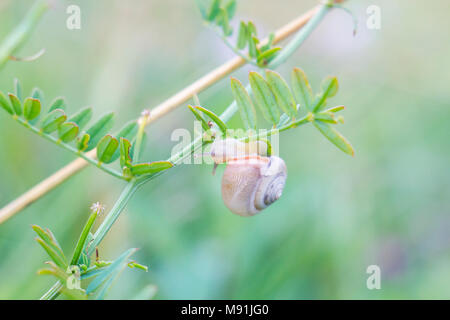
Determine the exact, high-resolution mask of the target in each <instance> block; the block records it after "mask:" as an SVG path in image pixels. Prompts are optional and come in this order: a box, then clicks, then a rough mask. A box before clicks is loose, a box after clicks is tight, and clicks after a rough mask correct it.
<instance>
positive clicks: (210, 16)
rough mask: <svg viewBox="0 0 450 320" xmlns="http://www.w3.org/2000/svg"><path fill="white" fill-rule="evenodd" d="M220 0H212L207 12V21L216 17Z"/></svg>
mask: <svg viewBox="0 0 450 320" xmlns="http://www.w3.org/2000/svg"><path fill="white" fill-rule="evenodd" d="M220 2H221V0H213V2H212V4H211V7H210V9H209V13H208V20H209V21H214V19H216V17H217V15H218V14H219V12H220Z"/></svg>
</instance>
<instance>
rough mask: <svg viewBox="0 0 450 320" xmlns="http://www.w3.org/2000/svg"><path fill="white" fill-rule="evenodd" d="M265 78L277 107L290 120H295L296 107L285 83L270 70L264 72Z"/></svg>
mask: <svg viewBox="0 0 450 320" xmlns="http://www.w3.org/2000/svg"><path fill="white" fill-rule="evenodd" d="M266 78H267V82H268V84H269V86H270V89H271V90H272V93H273V95H274V96H275V99H276V101H277V103H278V106H280V107H281V109H283V111H284V112H285V113H287V114H288V115H289V116H290V117H291V118H295V116H296V115H297V106H296V103H295V100H294V96H293V95H292V92H291V89H289V87H288V85H287V83H286V81H284V79H283V78H282V77H281V76H280V75H279V74H278V73H276V72H274V71H270V70H266Z"/></svg>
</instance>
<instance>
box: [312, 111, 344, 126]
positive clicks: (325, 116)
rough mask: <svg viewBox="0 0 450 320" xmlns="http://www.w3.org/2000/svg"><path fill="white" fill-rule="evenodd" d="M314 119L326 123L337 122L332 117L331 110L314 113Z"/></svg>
mask: <svg viewBox="0 0 450 320" xmlns="http://www.w3.org/2000/svg"><path fill="white" fill-rule="evenodd" d="M314 119H317V120H321V121H323V122H328V123H333V124H336V123H338V122H337V121H336V119H335V118H334V114H333V113H332V112H320V113H316V114H315V115H314Z"/></svg>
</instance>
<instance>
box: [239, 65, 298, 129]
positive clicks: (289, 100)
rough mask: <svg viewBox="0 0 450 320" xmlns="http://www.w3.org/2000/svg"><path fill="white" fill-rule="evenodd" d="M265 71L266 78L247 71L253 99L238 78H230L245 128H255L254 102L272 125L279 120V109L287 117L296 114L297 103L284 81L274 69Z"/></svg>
mask: <svg viewBox="0 0 450 320" xmlns="http://www.w3.org/2000/svg"><path fill="white" fill-rule="evenodd" d="M265 73H266V79H267V80H266V79H264V77H263V76H262V75H260V74H259V73H257V72H250V73H249V81H250V87H251V91H252V94H253V99H254V101H252V99H251V98H250V94H249V92H248V91H247V90H246V89H245V88H244V86H243V85H242V83H241V82H240V81H239V80H237V79H234V78H232V79H231V89H232V92H233V95H234V98H235V99H236V103H237V105H238V108H239V111H240V114H241V118H242V120H243V122H244V125H245V126H246V128H247V129H256V111H255V108H254V103H255V104H256V105H257V106H258V108H259V109H260V110H261V112H262V114H263V116H264V118H265V119H266V120H267V121H268V122H270V123H272V124H273V125H274V126H276V125H277V124H278V123H279V122H280V117H281V111H283V112H284V113H285V114H286V115H287V116H288V118H289V119H293V118H295V117H296V114H297V104H296V102H295V99H294V95H293V94H292V92H291V90H290V89H289V86H288V85H287V83H286V81H285V80H284V79H283V78H282V77H281V76H280V75H279V74H278V73H276V72H274V71H271V70H266V72H265ZM253 102H254V103H253Z"/></svg>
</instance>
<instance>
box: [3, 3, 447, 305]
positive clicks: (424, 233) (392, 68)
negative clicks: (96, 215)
mask: <svg viewBox="0 0 450 320" xmlns="http://www.w3.org/2000/svg"><path fill="white" fill-rule="evenodd" d="M70 3H72V2H71V1H70V2H65V1H55V8H53V9H52V10H51V11H50V12H48V13H47V14H46V15H45V17H44V18H43V20H42V21H41V23H40V24H39V26H38V28H37V29H36V30H35V32H34V33H33V35H32V37H31V39H30V41H28V42H27V44H26V45H25V46H24V47H23V48H22V50H21V51H20V55H22V56H26V55H30V54H32V53H34V52H36V51H38V50H39V49H41V48H46V50H47V52H46V53H45V55H44V56H43V57H41V58H40V59H39V60H37V61H35V62H31V63H18V62H10V63H8V64H7V66H6V67H5V68H4V69H3V70H1V71H0V89H1V90H2V91H11V90H12V80H13V78H14V77H18V78H19V79H20V80H21V81H22V83H23V86H24V89H25V90H26V91H27V92H29V91H31V89H32V88H33V87H34V86H38V87H40V88H41V89H42V90H43V91H44V93H45V95H46V101H47V102H49V101H50V100H52V99H53V98H54V97H56V96H60V95H62V96H65V97H66V98H67V100H68V103H69V111H72V112H74V111H76V110H78V109H79V108H81V107H83V106H87V105H89V106H92V107H93V108H94V111H95V115H96V116H97V117H98V116H100V114H101V113H103V112H106V111H109V110H114V111H116V112H117V114H118V119H119V120H118V121H116V127H115V128H119V127H120V126H121V125H122V124H123V123H125V122H126V121H128V120H130V119H133V118H136V117H137V116H138V115H139V113H140V112H141V110H142V109H144V108H150V107H152V106H155V105H157V104H158V103H160V102H162V101H163V100H165V99H166V98H168V97H169V96H170V95H171V94H174V93H176V92H177V91H178V90H180V89H181V88H183V87H184V86H186V85H187V84H189V83H191V82H192V81H194V80H196V79H197V78H199V77H200V76H202V75H203V74H205V73H207V72H208V71H210V70H211V69H213V68H214V67H216V66H218V65H220V64H221V63H223V62H225V61H226V60H227V59H228V58H230V57H232V56H233V54H232V53H231V52H230V51H229V49H228V48H227V47H226V46H225V45H224V44H222V42H221V41H220V39H218V38H217V37H216V36H215V34H213V32H212V31H210V30H209V29H207V28H205V27H204V25H203V24H202V21H201V18H200V14H199V13H198V10H197V8H196V7H195V4H194V2H193V1H186V0H168V1H156V0H152V1H144V0H134V1H119V0H115V1H112V0H111V1H110V0H108V1H106V0H102V1H88V0H80V1H76V3H77V4H78V5H79V6H80V7H81V13H82V29H81V30H68V29H67V28H66V18H67V14H66V13H65V10H66V7H67V5H68V4H70ZM316 3H317V1H314V0H311V1H306V0H305V1H294V0H280V1H264V3H263V2H262V1H257V0H240V1H238V11H237V17H236V18H235V20H234V22H236V21H237V20H239V19H246V20H247V19H253V21H254V22H255V23H256V25H257V27H258V30H259V31H260V34H262V35H264V34H268V33H269V32H270V31H272V30H275V29H276V28H278V27H279V26H281V25H283V24H285V23H286V22H288V21H290V20H292V19H293V18H295V17H296V16H298V15H300V14H302V13H303V12H305V11H306V10H307V9H309V8H311V7H312V6H314V5H315V4H316ZM31 4H32V1H28V0H14V1H12V0H1V1H0V39H3V38H4V37H5V35H6V34H7V33H8V32H9V31H10V30H11V29H12V28H13V27H14V26H15V25H16V21H17V20H18V19H21V18H22V16H23V15H24V13H25V12H26V11H27V9H28V8H29V7H30V6H31ZM372 4H375V5H378V6H379V7H380V8H381V29H380V30H369V29H368V28H367V27H366V20H367V17H368V16H367V14H366V9H367V7H368V6H369V5H372ZM347 7H348V8H350V9H351V10H352V11H353V12H354V13H355V14H356V16H357V17H358V18H359V21H360V23H359V30H358V34H357V35H356V36H355V37H353V36H352V19H351V17H350V16H348V15H347V14H346V13H345V12H344V11H342V10H335V11H333V12H331V13H330V14H329V15H328V16H327V17H326V18H325V20H324V21H323V22H322V23H321V24H320V26H319V27H318V28H317V29H316V30H315V31H314V32H313V33H312V35H311V37H310V38H309V39H308V40H307V41H306V42H305V43H304V45H303V46H302V48H301V49H300V50H299V51H298V52H297V53H296V54H295V55H294V56H293V57H292V58H291V59H290V60H289V61H288V62H287V63H286V64H285V65H283V67H282V68H279V69H278V71H279V72H280V73H281V74H282V75H283V76H285V77H287V78H288V77H289V72H290V70H291V69H292V68H293V67H296V66H298V67H301V68H303V69H304V70H305V72H306V73H307V74H308V76H309V77H310V80H311V82H312V85H313V87H315V88H318V85H319V82H320V79H322V78H323V77H324V76H326V75H328V74H334V75H336V76H337V77H338V79H339V81H340V92H339V93H338V95H337V96H336V97H335V98H333V100H332V102H333V103H335V104H344V105H345V106H346V107H347V109H346V111H344V113H343V114H344V115H345V120H346V123H345V125H342V126H340V130H341V132H342V133H343V134H344V135H345V136H346V137H347V138H348V139H349V140H350V141H351V142H352V144H353V146H354V147H355V150H356V154H355V157H354V158H352V157H349V156H347V155H345V154H344V153H342V152H341V151H339V150H338V149H337V148H335V147H334V146H333V145H331V144H330V143H329V142H328V141H326V140H325V139H324V138H323V137H322V136H321V135H320V134H319V133H318V132H317V130H315V129H314V128H313V127H312V126H304V127H301V128H298V129H296V130H291V131H289V132H287V133H286V134H283V135H282V136H281V144H280V154H281V156H282V157H283V158H284V159H285V161H286V163H287V166H288V170H289V176H288V180H287V185H286V187H285V190H284V194H283V197H282V198H281V200H279V201H278V202H276V203H275V204H274V205H272V206H271V207H270V208H268V209H267V210H265V211H264V212H263V213H261V214H260V215H258V216H255V217H252V218H241V217H239V216H235V215H233V214H231V213H230V212H229V211H228V210H227V209H226V208H225V206H224V205H223V203H222V200H221V196H220V179H221V174H222V171H223V168H220V169H219V171H218V173H217V174H216V175H215V176H212V175H211V166H206V165H204V166H200V165H196V166H194V165H191V166H182V167H178V168H176V169H174V170H171V171H170V172H168V173H167V174H165V175H164V176H162V177H160V178H158V179H157V180H154V181H152V182H151V183H149V184H147V185H146V186H144V187H143V188H142V189H141V190H139V191H138V193H137V194H136V195H135V197H134V198H133V199H132V201H131V202H130V203H129V205H128V207H127V209H126V210H125V211H124V212H123V214H122V215H121V217H120V219H119V220H118V222H117V223H116V225H115V226H114V227H113V229H112V230H111V232H110V233H109V234H108V236H107V237H106V239H105V241H104V242H103V243H102V245H101V247H100V255H101V258H102V259H105V260H108V259H114V258H116V257H117V256H118V255H119V254H120V253H121V252H123V251H124V250H125V249H127V248H130V247H138V248H140V250H139V251H138V252H137V253H136V255H135V256H134V258H135V259H136V260H137V261H139V262H141V263H143V264H146V265H148V266H149V272H147V273H145V272H143V271H139V270H130V269H127V270H125V272H124V273H123V274H122V276H121V277H120V278H119V280H118V281H117V282H116V283H115V284H114V286H113V287H112V289H111V291H110V293H109V296H108V297H109V298H119V299H126V298H130V297H132V296H133V295H134V293H135V292H137V291H139V290H140V289H142V288H144V287H145V286H147V285H148V284H155V285H156V286H157V287H158V293H157V296H156V298H159V299H204V298H210V299H216V298H217V299H247V298H252V299H366V298H367V299H380V298H387V299H392V298H405V299H422V298H423V299H431V298H439V299H449V298H450V232H449V230H450V217H449V214H450V201H449V196H450V170H449V163H450V161H449V160H450V148H449V146H450V144H449V129H448V128H449V121H450V105H449V101H450V93H449V88H450V72H449V70H450V59H449V52H450V41H449V34H448V30H450V20H449V19H448V12H450V10H449V9H450V2H449V1H447V0H435V1H433V2H432V3H430V2H424V1H420V0H401V1H395V2H393V1H388V0H384V1H376V0H374V1H366V0H364V1H348V4H347ZM251 69H252V68H250V67H245V68H243V69H241V70H240V71H238V72H236V73H235V74H233V76H235V77H237V78H239V79H241V80H242V81H245V79H246V75H247V72H248V71H249V70H251ZM231 97H232V95H231V89H230V87H229V80H228V78H227V79H224V80H222V81H220V82H219V83H217V84H215V85H214V86H212V87H211V88H210V89H208V90H207V91H205V92H203V93H201V94H200V99H201V101H202V103H203V104H204V105H205V106H207V107H209V108H211V109H212V110H214V111H217V112H220V111H221V110H224V108H226V106H227V105H228V104H229V103H230V102H231V100H232V98H231ZM232 124H233V125H234V126H238V125H239V119H238V117H235V118H233V122H232ZM176 128H188V129H190V130H192V116H191V115H190V114H189V112H188V110H187V108H186V107H185V105H184V106H181V107H180V108H179V109H177V110H176V111H175V112H172V113H171V114H170V115H168V116H167V117H165V118H163V119H161V120H160V121H158V122H157V123H154V124H152V125H151V126H150V127H149V128H148V130H147V132H148V136H149V139H148V145H147V149H146V155H145V159H148V160H160V159H165V158H167V157H168V155H170V150H171V148H172V147H173V146H174V145H175V144H176V143H175V142H173V141H171V140H170V134H171V132H172V131H173V130H174V129H176ZM0 130H1V131H0V132H1V134H0V163H1V166H0V206H4V205H6V204H7V203H8V202H9V201H11V200H13V199H14V198H15V197H17V196H19V195H20V194H22V193H23V192H25V191H26V190H27V189H29V188H30V187H31V186H33V185H35V184H36V183H38V182H39V181H41V180H42V179H43V178H45V177H47V176H48V175H50V174H52V173H53V172H55V171H56V170H57V169H59V168H61V167H63V166H64V165H66V164H67V163H69V162H70V161H71V160H73V158H74V157H73V156H72V155H71V154H69V153H68V152H66V151H64V150H62V149H60V148H58V147H56V146H54V145H52V144H50V143H48V142H46V141H44V140H43V139H41V138H39V137H38V136H36V135H34V134H32V133H31V132H28V131H27V130H25V129H24V128H23V127H21V126H19V125H18V124H17V123H15V122H14V121H12V120H11V119H10V117H9V116H8V115H7V114H6V113H5V112H3V111H2V112H1V113H0ZM123 186H124V183H122V182H120V181H117V180H116V179H114V178H113V177H110V176H108V175H107V174H105V173H103V172H101V171H99V170H97V169H96V168H93V167H88V168H87V169H85V170H84V171H82V172H81V173H79V174H78V175H76V176H75V177H73V178H72V179H70V180H69V181H67V182H65V183H64V184H63V185H62V186H60V187H59V188H57V189H56V190H54V191H52V192H51V193H50V194H48V195H46V196H45V197H44V198H42V199H40V200H39V201H38V202H36V203H35V204H33V205H32V206H30V207H29V208H27V209H26V210H24V211H22V212H21V213H20V214H18V215H16V216H15V217H14V218H12V219H10V220H9V221H7V222H6V223H4V224H2V225H0V256H1V261H0V298H2V299H36V298H38V297H40V295H42V294H43V293H44V292H45V291H46V290H47V289H48V288H49V287H50V286H51V284H52V283H53V282H54V280H53V279H52V278H50V277H45V276H37V275H36V271H37V270H38V269H39V268H41V267H43V266H44V264H43V262H44V261H46V260H47V256H46V254H45V252H44V251H43V250H42V248H41V247H39V245H38V244H37V243H36V242H35V241H34V240H33V238H34V233H33V231H32V229H31V227H30V226H31V225H32V224H38V225H40V226H43V227H48V228H50V229H51V230H52V231H53V233H54V234H55V235H56V237H57V238H58V240H59V242H60V244H61V246H62V247H63V248H64V250H65V251H66V252H72V250H73V247H74V244H75V242H76V239H77V238H78V235H79V233H80V231H81V228H82V225H83V224H84V222H85V220H86V219H87V217H88V214H89V209H88V208H89V206H90V205H91V204H92V203H93V202H96V201H100V202H102V203H104V204H105V205H106V207H107V209H108V208H111V207H112V205H113V204H114V200H115V199H116V198H117V197H118V195H119V194H120V191H121V189H122V188H123ZM372 264H376V265H378V266H380V268H381V273H382V279H381V290H368V289H367V288H366V279H367V277H368V274H366V268H367V267H368V266H369V265H372Z"/></svg>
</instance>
